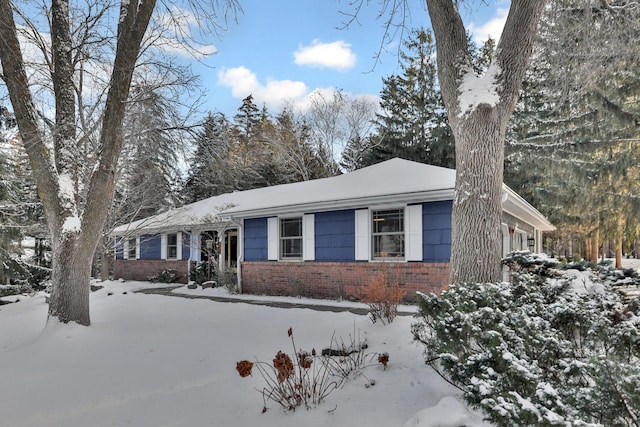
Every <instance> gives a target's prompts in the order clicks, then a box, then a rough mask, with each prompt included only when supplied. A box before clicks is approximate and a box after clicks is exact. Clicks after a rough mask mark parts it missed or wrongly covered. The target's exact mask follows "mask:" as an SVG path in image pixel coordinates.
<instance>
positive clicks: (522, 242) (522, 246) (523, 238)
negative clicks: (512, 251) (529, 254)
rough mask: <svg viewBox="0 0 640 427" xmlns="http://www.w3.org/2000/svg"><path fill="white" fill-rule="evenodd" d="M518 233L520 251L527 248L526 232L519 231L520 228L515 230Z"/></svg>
mask: <svg viewBox="0 0 640 427" xmlns="http://www.w3.org/2000/svg"><path fill="white" fill-rule="evenodd" d="M516 232H517V233H518V234H520V249H519V250H521V251H526V250H529V247H528V246H527V232H526V231H521V230H517V231H516Z"/></svg>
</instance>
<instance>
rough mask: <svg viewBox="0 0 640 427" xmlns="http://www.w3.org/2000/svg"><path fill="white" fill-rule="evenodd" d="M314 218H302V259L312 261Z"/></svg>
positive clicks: (313, 258) (305, 216)
mask: <svg viewBox="0 0 640 427" xmlns="http://www.w3.org/2000/svg"><path fill="white" fill-rule="evenodd" d="M315 225H316V217H315V215H314V214H306V215H303V216H302V259H303V261H314V260H315V259H316V248H315V243H316V239H315V237H316V236H315V234H316V231H315V230H316V227H315Z"/></svg>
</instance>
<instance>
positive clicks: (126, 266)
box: [113, 259, 189, 283]
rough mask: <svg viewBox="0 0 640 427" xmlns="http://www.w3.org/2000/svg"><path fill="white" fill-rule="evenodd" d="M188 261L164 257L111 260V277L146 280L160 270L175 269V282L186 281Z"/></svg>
mask: <svg viewBox="0 0 640 427" xmlns="http://www.w3.org/2000/svg"><path fill="white" fill-rule="evenodd" d="M188 262H189V261H186V260H184V261H176V260H166V259H137V260H124V259H114V260H113V277H114V278H115V279H125V280H141V281H147V280H149V277H151V276H154V275H156V274H158V273H159V272H160V271H162V270H176V272H177V273H178V278H177V280H176V282H177V283H187V281H188V280H187V279H188V268H187V267H188V266H187V264H188Z"/></svg>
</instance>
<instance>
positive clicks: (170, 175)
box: [120, 90, 181, 221]
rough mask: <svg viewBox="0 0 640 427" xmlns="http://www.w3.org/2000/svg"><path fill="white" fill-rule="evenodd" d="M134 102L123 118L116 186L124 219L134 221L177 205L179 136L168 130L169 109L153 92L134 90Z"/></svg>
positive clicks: (171, 123) (170, 119) (170, 125)
mask: <svg viewBox="0 0 640 427" xmlns="http://www.w3.org/2000/svg"><path fill="white" fill-rule="evenodd" d="M133 95H134V99H136V100H137V101H136V102H132V103H131V104H130V108H129V109H128V111H127V114H126V117H125V129H127V130H128V135H127V136H126V138H125V140H126V141H127V147H126V148H125V150H124V156H125V158H124V159H123V161H121V164H122V172H121V181H120V188H121V192H120V195H121V197H124V204H125V205H126V206H127V208H126V211H127V212H130V215H128V216H127V220H131V221H133V220H137V219H141V218H146V217H148V216H151V215H155V214H157V213H159V212H162V211H165V210H168V209H170V208H172V207H174V206H176V205H177V204H178V197H177V191H178V188H177V184H178V182H179V174H180V172H179V170H178V152H179V150H180V143H181V136H180V135H179V134H178V133H177V132H176V131H172V130H171V129H172V128H173V121H172V118H171V116H172V113H173V112H172V110H171V107H170V106H168V105H166V103H164V102H163V100H162V98H161V97H160V96H159V95H158V94H156V93H153V92H147V91H143V90H140V91H137V90H134V94H133Z"/></svg>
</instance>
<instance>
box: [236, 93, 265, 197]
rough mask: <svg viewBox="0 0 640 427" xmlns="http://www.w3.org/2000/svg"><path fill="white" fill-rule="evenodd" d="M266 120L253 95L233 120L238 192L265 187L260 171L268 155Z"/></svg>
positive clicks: (246, 99) (239, 109)
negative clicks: (265, 144)
mask: <svg viewBox="0 0 640 427" xmlns="http://www.w3.org/2000/svg"><path fill="white" fill-rule="evenodd" d="M265 119H266V116H265V111H264V110H263V111H262V112H261V111H260V109H258V107H257V106H256V104H255V103H254V102H253V95H248V96H247V97H246V98H244V99H243V100H242V105H241V106H240V108H238V113H237V114H236V115H235V116H234V118H233V128H232V136H233V143H232V148H231V152H232V156H233V163H234V165H235V166H236V167H237V172H238V173H237V182H236V189H237V190H248V189H251V188H257V187H264V186H266V185H267V182H266V180H265V179H264V177H263V176H262V174H261V171H259V169H260V168H259V166H261V165H262V163H261V162H262V161H265V160H266V157H267V156H266V153H265V150H264V144H263V141H262V139H263V138H262V124H263V121H264V120H265Z"/></svg>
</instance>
